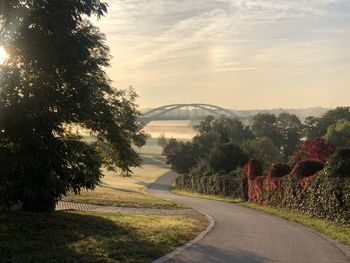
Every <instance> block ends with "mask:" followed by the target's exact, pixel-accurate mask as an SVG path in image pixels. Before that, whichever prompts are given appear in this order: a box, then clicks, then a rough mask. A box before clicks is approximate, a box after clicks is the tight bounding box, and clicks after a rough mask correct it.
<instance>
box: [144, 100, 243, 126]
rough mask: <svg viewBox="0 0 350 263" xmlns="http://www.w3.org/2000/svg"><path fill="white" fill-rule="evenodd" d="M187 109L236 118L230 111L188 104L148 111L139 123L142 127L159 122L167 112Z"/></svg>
mask: <svg viewBox="0 0 350 263" xmlns="http://www.w3.org/2000/svg"><path fill="white" fill-rule="evenodd" d="M188 107H191V108H195V109H201V110H204V111H208V112H210V113H211V114H212V115H215V116H221V115H226V116H228V117H231V118H237V116H236V115H235V114H234V113H233V112H232V111H231V110H228V109H225V108H222V107H219V106H216V105H212V104H206V103H190V104H169V105H164V106H161V107H158V108H155V109H152V110H149V111H147V112H145V113H143V115H142V117H141V122H142V123H143V124H144V125H147V124H148V123H149V122H151V121H153V120H160V119H161V117H162V116H164V115H165V114H166V113H168V112H171V111H175V110H177V109H181V108H188Z"/></svg>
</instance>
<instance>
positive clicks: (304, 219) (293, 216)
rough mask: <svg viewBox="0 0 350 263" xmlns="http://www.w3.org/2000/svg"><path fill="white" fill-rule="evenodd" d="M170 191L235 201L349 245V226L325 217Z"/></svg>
mask: <svg viewBox="0 0 350 263" xmlns="http://www.w3.org/2000/svg"><path fill="white" fill-rule="evenodd" d="M172 192H173V193H174V194H178V195H183V196H189V197H197V198H205V199H210V200H216V201H223V202H228V203H237V204H239V205H240V206H244V207H247V208H251V209H255V210H257V211H261V212H264V213H268V214H270V215H274V216H278V217H281V218H284V219H286V220H288V221H291V222H295V223H298V224H301V225H304V226H307V227H310V228H312V229H314V230H316V231H317V232H319V233H322V234H324V235H326V236H328V237H330V238H332V239H336V240H338V241H340V242H341V243H343V244H345V245H349V246H350V226H348V225H342V224H336V223H333V222H331V221H328V220H325V219H317V218H313V217H311V216H309V215H306V214H303V213H300V212H297V211H291V210H287V209H282V208H275V207H271V206H266V205H260V204H256V203H252V202H244V201H242V200H241V199H234V198H229V197H219V196H214V195H203V194H200V193H193V192H188V191H183V190H179V189H175V188H174V189H173V190H172Z"/></svg>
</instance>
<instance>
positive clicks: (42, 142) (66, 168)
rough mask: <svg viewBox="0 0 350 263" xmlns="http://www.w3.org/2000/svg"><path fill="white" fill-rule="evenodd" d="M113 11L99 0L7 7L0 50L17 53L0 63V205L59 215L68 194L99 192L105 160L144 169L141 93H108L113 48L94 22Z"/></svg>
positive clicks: (10, 3) (32, 1) (34, 1)
mask: <svg viewBox="0 0 350 263" xmlns="http://www.w3.org/2000/svg"><path fill="white" fill-rule="evenodd" d="M106 12H107V4H105V3H104V2H101V1H100V0H89V1H73V0H65V1H58V0H52V1H42V0H6V1H4V0H2V1H0V45H3V46H6V49H7V50H8V52H9V54H10V58H9V59H8V60H7V62H6V63H5V64H4V65H2V66H0V83H1V84H0V85H1V89H0V158H1V162H0V170H1V173H0V202H1V204H0V206H7V207H9V206H11V205H12V204H14V203H18V202H22V203H23V207H24V209H26V210H32V211H52V210H53V209H54V208H55V203H56V201H57V200H59V199H60V198H61V197H62V196H63V195H65V194H66V193H67V192H68V191H71V190H72V191H74V192H75V193H78V192H79V191H80V189H82V188H87V189H93V188H94V187H95V186H96V184H97V183H98V182H99V180H100V178H101V176H102V174H101V169H100V167H101V165H102V161H103V162H104V163H106V164H108V165H109V166H111V167H114V168H115V169H121V170H122V171H126V172H129V171H130V167H132V166H137V165H139V164H140V158H139V157H138V154H137V153H136V152H135V151H134V149H133V147H132V143H133V142H134V141H137V140H138V128H139V126H138V124H137V119H138V116H139V114H138V112H137V110H136V105H135V104H134V100H135V96H136V94H135V93H134V92H133V91H132V90H131V91H130V92H125V91H120V90H115V89H113V88H112V87H111V85H110V81H109V79H108V77H107V75H106V73H105V71H104V70H105V67H108V66H109V60H110V55H109V49H108V47H107V46H106V44H105V37H104V35H102V34H101V33H100V31H99V30H98V29H97V28H96V27H95V26H93V25H92V24H91V23H90V22H89V18H88V17H89V16H93V15H95V16H97V17H101V16H103V15H104V14H105V13H106ZM70 125H73V126H77V127H82V128H84V129H86V130H88V131H90V132H91V133H92V134H94V136H95V137H96V138H97V140H98V141H97V143H86V142H85V141H84V140H82V139H81V137H80V136H79V134H72V133H71V132H69V130H68V129H67V128H66V127H68V126H70ZM101 147H104V149H108V150H107V151H104V152H105V153H106V155H104V157H105V158H104V160H102V159H101V157H100V155H99V154H98V153H99V150H98V148H101Z"/></svg>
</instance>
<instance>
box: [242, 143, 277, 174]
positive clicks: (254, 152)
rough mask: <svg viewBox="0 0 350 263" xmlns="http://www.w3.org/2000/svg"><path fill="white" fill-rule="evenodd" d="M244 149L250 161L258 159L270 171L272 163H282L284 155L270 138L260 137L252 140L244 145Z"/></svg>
mask: <svg viewBox="0 0 350 263" xmlns="http://www.w3.org/2000/svg"><path fill="white" fill-rule="evenodd" d="M242 149H243V150H244V152H245V153H246V154H247V155H248V157H249V159H258V160H260V161H261V162H262V163H263V166H264V168H265V169H268V168H269V166H270V165H271V164H272V163H275V162H280V161H282V155H281V153H280V151H279V149H278V148H277V147H276V145H275V144H274V143H273V141H272V140H271V139H270V138H267V137H260V138H255V139H250V140H247V141H245V142H243V144H242Z"/></svg>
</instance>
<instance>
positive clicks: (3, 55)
mask: <svg viewBox="0 0 350 263" xmlns="http://www.w3.org/2000/svg"><path fill="white" fill-rule="evenodd" d="M8 57H9V55H8V54H7V52H6V50H5V49H4V48H3V47H0V65H2V64H3V63H4V62H5V60H6V59H8Z"/></svg>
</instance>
